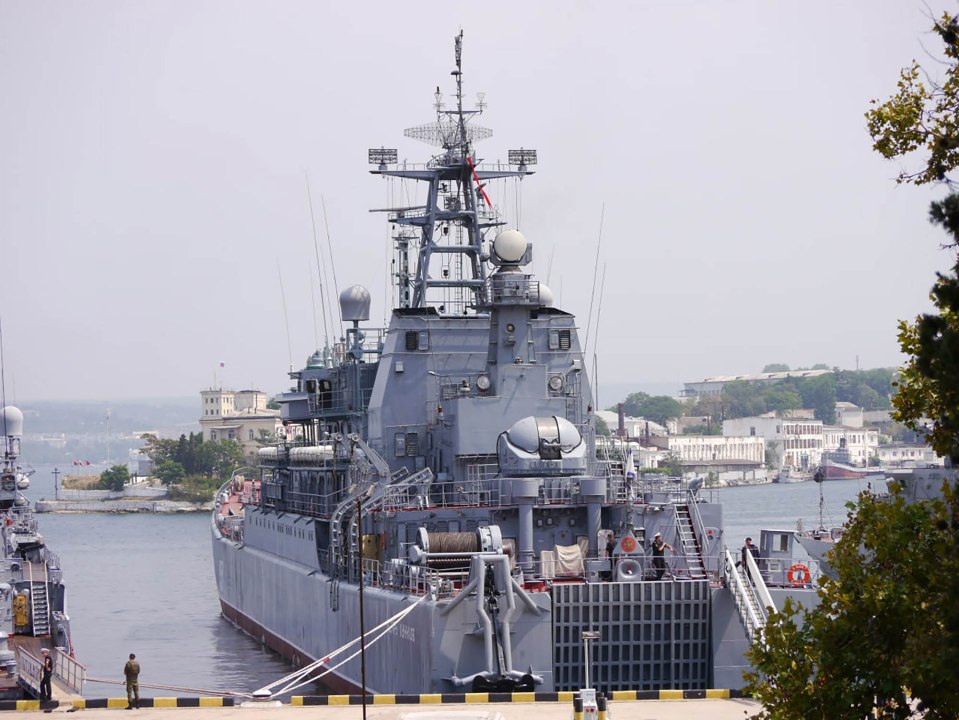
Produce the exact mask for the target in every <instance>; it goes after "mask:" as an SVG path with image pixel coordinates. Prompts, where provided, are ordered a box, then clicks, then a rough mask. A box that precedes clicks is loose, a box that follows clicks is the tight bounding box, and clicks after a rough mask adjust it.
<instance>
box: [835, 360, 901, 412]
mask: <svg viewBox="0 0 959 720" xmlns="http://www.w3.org/2000/svg"><path fill="white" fill-rule="evenodd" d="M897 374H898V372H897V370H896V369H895V368H876V369H874V370H837V371H836V372H835V373H834V375H835V377H836V400H841V401H843V402H851V403H853V404H855V405H858V406H859V407H861V408H863V409H864V410H888V409H889V408H891V407H892V403H891V401H890V398H891V397H892V394H893V389H894V388H893V383H894V382H895V380H896V377H897Z"/></svg>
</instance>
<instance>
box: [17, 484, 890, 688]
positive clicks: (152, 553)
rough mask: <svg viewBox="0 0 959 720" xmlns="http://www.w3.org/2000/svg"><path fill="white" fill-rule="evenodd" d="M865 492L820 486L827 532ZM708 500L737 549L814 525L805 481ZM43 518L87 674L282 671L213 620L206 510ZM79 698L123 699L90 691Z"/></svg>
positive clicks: (161, 680)
mask: <svg viewBox="0 0 959 720" xmlns="http://www.w3.org/2000/svg"><path fill="white" fill-rule="evenodd" d="M51 471H52V468H47V467H42V468H38V471H37V473H36V474H35V475H34V476H33V479H32V482H31V487H30V489H29V490H28V491H27V495H28V496H29V497H30V498H31V499H33V500H36V499H39V498H52V497H53V496H54V487H53V475H52V473H51ZM865 489H866V488H865V487H860V486H859V483H858V482H857V481H855V480H847V481H835V482H829V483H825V484H824V486H823V496H824V499H825V511H824V523H825V525H826V526H827V527H829V526H833V525H838V524H841V523H842V522H843V521H844V519H845V518H846V515H847V512H848V511H847V510H846V508H845V503H846V502H848V501H851V500H855V498H856V496H857V495H858V493H859V492H860V490H865ZM872 489H873V490H876V491H880V490H884V489H885V488H872ZM707 492H715V493H718V495H719V498H720V499H721V501H722V502H723V504H724V508H723V510H724V515H725V524H726V527H725V537H726V543H727V544H728V545H729V546H730V547H732V548H735V549H738V548H739V547H740V546H741V545H742V544H743V540H744V538H745V537H746V536H747V535H753V536H754V537H755V536H756V535H758V532H759V529H760V528H775V529H795V527H796V522H797V520H798V519H802V520H803V522H804V524H805V527H807V528H809V527H814V526H817V525H818V524H819V487H818V486H817V485H816V483H813V482H802V483H790V484H783V485H751V486H740V487H731V488H723V489H720V490H713V491H707ZM39 521H40V531H41V533H42V534H43V535H44V536H45V537H46V539H47V544H48V546H49V547H50V548H51V549H52V550H53V551H54V552H55V553H57V554H58V555H59V556H60V559H61V565H62V567H63V572H64V578H65V582H66V585H67V598H68V610H69V614H70V617H71V624H72V635H73V641H74V646H75V648H76V655H77V659H78V660H80V661H81V662H82V663H83V664H84V665H85V666H86V668H87V673H88V675H89V676H91V677H94V678H107V679H114V680H121V679H122V678H123V664H124V662H125V661H126V658H127V655H129V653H131V652H133V653H136V655H137V659H138V660H139V661H140V665H141V667H142V668H143V669H142V673H141V675H140V680H141V683H151V684H163V685H171V686H180V687H185V688H192V689H195V690H206V689H215V690H221V691H222V690H234V691H240V692H252V691H254V690H256V689H257V688H260V687H262V686H264V685H266V684H268V683H270V682H272V681H273V680H276V679H278V678H280V677H282V676H283V675H285V674H287V673H288V672H290V668H289V666H288V665H287V664H286V662H284V661H283V660H282V659H280V657H279V656H278V655H276V654H275V653H273V652H271V651H269V650H266V649H265V648H264V647H263V646H261V644H260V643H259V642H257V641H256V640H253V639H252V638H249V637H247V636H246V635H244V634H243V633H241V632H240V631H238V630H236V629H235V628H234V627H233V626H232V625H231V624H230V623H229V622H227V621H226V620H224V619H223V618H222V617H221V616H220V608H219V600H218V597H217V592H216V585H215V582H214V578H213V567H212V559H211V540H210V518H209V515H208V514H207V513H186V514H171V515H150V514H116V513H108V514H64V515H56V514H44V515H40V516H39ZM329 649H330V650H333V649H334V648H332V647H331V648H329ZM304 690H305V689H304ZM301 692H303V691H301ZM143 693H144V695H145V696H147V697H149V696H165V697H168V696H170V695H176V694H179V695H184V694H196V693H185V692H171V691H168V690H150V689H144V690H143ZM85 694H86V695H87V696H88V697H105V696H120V695H123V694H124V692H123V689H122V688H121V687H119V686H116V685H108V684H102V683H90V684H88V686H87V689H86V691H85Z"/></svg>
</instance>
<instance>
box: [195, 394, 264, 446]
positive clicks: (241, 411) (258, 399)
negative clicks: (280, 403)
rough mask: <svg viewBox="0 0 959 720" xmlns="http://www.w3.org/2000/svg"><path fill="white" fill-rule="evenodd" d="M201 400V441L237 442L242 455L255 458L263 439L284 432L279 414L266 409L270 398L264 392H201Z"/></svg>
mask: <svg viewBox="0 0 959 720" xmlns="http://www.w3.org/2000/svg"><path fill="white" fill-rule="evenodd" d="M200 397H201V413H200V429H201V432H202V433H203V441H204V442H207V441H214V440H236V441H237V442H238V443H240V445H241V446H242V447H243V452H244V453H245V454H247V455H254V454H256V451H257V448H258V447H259V446H260V443H259V442H258V441H259V440H261V438H262V437H264V436H265V437H270V438H275V437H276V436H277V435H280V434H282V433H283V423H282V421H281V420H280V411H279V410H271V409H269V408H268V407H267V406H266V405H267V402H268V399H269V398H268V397H267V394H266V393H265V392H262V391H260V390H240V391H234V390H226V389H224V388H210V389H209V390H203V391H201V392H200Z"/></svg>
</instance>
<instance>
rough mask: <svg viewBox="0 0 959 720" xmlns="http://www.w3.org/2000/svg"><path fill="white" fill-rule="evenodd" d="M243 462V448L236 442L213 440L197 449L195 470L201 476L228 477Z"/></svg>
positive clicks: (244, 458)
mask: <svg viewBox="0 0 959 720" xmlns="http://www.w3.org/2000/svg"><path fill="white" fill-rule="evenodd" d="M245 462H246V456H245V455H244V454H243V446H242V445H240V443H238V442H237V441H236V440H214V441H212V442H205V443H202V444H201V445H200V446H199V447H198V461H197V467H196V470H197V473H198V474H201V475H207V476H218V477H229V476H230V475H231V474H232V473H233V471H234V470H236V469H237V468H238V467H240V466H241V465H243V464H245Z"/></svg>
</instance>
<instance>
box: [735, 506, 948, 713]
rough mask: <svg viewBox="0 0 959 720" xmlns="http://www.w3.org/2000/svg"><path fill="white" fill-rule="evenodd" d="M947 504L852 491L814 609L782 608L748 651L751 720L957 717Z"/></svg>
mask: <svg viewBox="0 0 959 720" xmlns="http://www.w3.org/2000/svg"><path fill="white" fill-rule="evenodd" d="M944 498H945V499H944V500H936V501H929V502H915V503H906V502H905V501H904V500H903V498H902V497H901V496H893V497H892V498H879V497H875V496H872V495H869V494H868V493H863V494H862V495H860V497H859V500H858V504H857V505H856V506H855V509H854V513H853V514H852V518H851V520H850V521H849V522H848V523H847V529H846V532H845V534H844V535H843V537H842V539H841V540H840V541H839V542H838V543H837V544H836V548H835V550H834V551H833V552H832V554H831V556H830V559H831V561H832V565H833V567H834V568H835V569H836V572H837V578H836V580H832V581H826V582H824V583H823V585H822V587H821V589H820V591H819V595H820V599H821V602H820V605H819V606H818V607H817V608H815V609H812V610H808V611H806V613H805V615H804V616H802V615H800V614H799V613H798V612H797V608H796V606H795V605H793V603H792V602H788V601H787V603H786V605H785V608H784V610H783V612H781V613H778V614H773V615H772V616H771V617H770V619H769V622H768V623H767V625H766V628H765V631H764V634H763V642H757V643H754V644H753V645H752V646H751V648H750V650H749V652H748V657H749V659H750V661H751V662H752V664H753V666H754V668H755V670H753V671H750V672H748V673H746V675H745V678H746V681H747V690H748V691H750V692H752V693H753V694H754V695H755V696H756V697H757V699H758V700H759V701H760V702H761V703H762V704H763V711H762V713H761V714H760V715H759V716H758V717H760V718H762V719H768V720H773V719H775V720H793V719H795V720H799V719H800V718H813V717H815V718H835V719H836V720H841V719H843V718H850V719H852V718H856V719H857V720H858V719H861V718H872V717H875V718H897V719H899V718H903V719H904V718H907V717H910V716H913V711H914V710H915V711H917V712H916V715H915V716H922V717H924V718H925V720H946V719H949V720H954V718H956V717H957V716H959V683H957V682H956V668H959V603H956V597H959V595H957V593H959V500H957V497H956V495H955V493H954V492H952V491H951V490H948V489H947V490H946V492H945V496H944ZM906 689H908V690H909V691H910V692H911V696H912V701H913V703H914V704H915V703H918V707H913V708H911V707H910V706H909V701H910V700H909V698H908V697H907V696H906V695H905V690H906ZM923 713H924V714H923Z"/></svg>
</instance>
